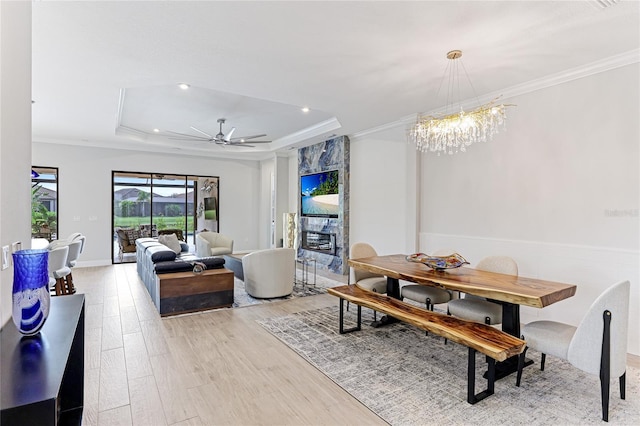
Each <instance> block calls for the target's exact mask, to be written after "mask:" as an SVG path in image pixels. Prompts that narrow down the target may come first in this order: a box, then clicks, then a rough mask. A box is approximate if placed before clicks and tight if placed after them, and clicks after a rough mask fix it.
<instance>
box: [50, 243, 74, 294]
mask: <svg viewBox="0 0 640 426" xmlns="http://www.w3.org/2000/svg"><path fill="white" fill-rule="evenodd" d="M68 254H69V246H60V247H57V248H54V249H53V250H49V263H48V265H49V289H52V290H53V291H55V295H56V296H60V295H62V294H66V282H65V278H66V277H67V275H69V274H70V273H71V268H69V267H68V266H67V255H68Z"/></svg>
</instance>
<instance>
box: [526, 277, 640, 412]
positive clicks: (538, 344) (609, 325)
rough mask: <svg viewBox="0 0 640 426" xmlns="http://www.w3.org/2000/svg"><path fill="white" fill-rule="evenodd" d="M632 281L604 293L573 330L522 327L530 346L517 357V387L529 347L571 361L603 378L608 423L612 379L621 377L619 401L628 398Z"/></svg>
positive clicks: (543, 324) (539, 324)
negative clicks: (628, 344) (628, 340)
mask: <svg viewBox="0 0 640 426" xmlns="http://www.w3.org/2000/svg"><path fill="white" fill-rule="evenodd" d="M629 289H630V284H629V281H621V282H619V283H617V284H614V285H613V286H611V287H609V288H608V289H607V290H605V291H604V292H603V293H602V294H601V295H600V296H598V298H597V299H596V300H595V301H594V302H593V304H592V305H591V307H590V308H589V310H588V311H587V313H586V314H585V316H584V318H583V319H582V321H581V322H580V324H579V325H578V327H574V326H572V325H569V324H564V323H560V322H556V321H534V322H530V323H529V324H527V325H525V326H524V327H523V328H522V338H523V339H524V340H526V341H527V346H526V347H525V349H524V351H523V352H522V353H521V354H520V356H519V358H518V375H517V378H516V386H520V379H521V378H522V368H523V367H524V357H525V354H526V352H527V349H528V348H532V349H535V350H537V351H539V352H541V353H542V356H541V360H540V370H541V371H544V364H545V360H546V355H553V356H555V357H558V358H561V359H564V360H567V361H569V363H570V364H571V365H573V366H574V367H576V368H579V369H580V370H582V371H584V372H586V373H589V374H599V375H600V393H601V397H602V420H604V421H605V422H606V421H609V380H610V378H611V377H614V378H615V377H618V378H619V382H620V398H621V399H625V385H626V383H625V382H626V368H627V334H628V330H629Z"/></svg>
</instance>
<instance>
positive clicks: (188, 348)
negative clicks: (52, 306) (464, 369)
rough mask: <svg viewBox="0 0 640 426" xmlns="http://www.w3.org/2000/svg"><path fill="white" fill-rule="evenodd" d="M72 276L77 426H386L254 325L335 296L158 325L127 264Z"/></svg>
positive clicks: (180, 318)
mask: <svg viewBox="0 0 640 426" xmlns="http://www.w3.org/2000/svg"><path fill="white" fill-rule="evenodd" d="M73 274H74V282H75V284H76V287H77V289H78V292H80V293H84V294H85V298H86V299H85V400H84V402H85V405H84V418H83V424H84V425H149V426H157V425H213V424H216V425H218V424H241V425H249V424H279V425H286V424H292V425H300V424H314V425H316V424H332V425H333V424H386V423H385V422H384V421H382V420H381V419H380V418H379V417H377V416H376V415H375V414H374V413H372V412H371V411H370V410H369V409H367V408H366V407H365V406H363V405H362V404H360V403H359V402H358V401H357V400H356V399H355V398H353V397H352V396H350V395H349V394H348V393H346V392H345V391H344V390H342V388H340V387H339V386H337V385H336V384H335V383H333V382H332V381H331V380H330V379H328V378H327V377H326V376H325V375H323V374H322V373H320V372H319V371H318V370H316V369H315V368H314V367H312V366H311V365H309V364H308V363H307V362H306V361H304V360H303V359H302V358H301V357H300V356H298V355H296V354H295V353H294V352H293V351H292V350H290V349H289V348H288V347H287V346H285V345H284V344H282V343H280V342H279V341H278V340H277V339H276V338H274V337H273V336H271V335H270V334H269V333H268V332H266V331H265V330H264V329H263V328H262V327H261V326H260V325H259V324H257V323H256V320H258V319H261V318H268V317H273V316H281V315H287V314H289V313H292V312H296V311H300V310H308V309H315V308H320V307H324V306H329V305H332V304H336V303H337V300H336V299H335V297H332V296H328V295H319V296H312V297H305V298H298V299H292V300H288V301H283V302H273V303H266V304H262V305H256V306H251V307H246V308H236V309H221V310H217V311H210V312H206V313H199V314H192V315H183V316H178V317H173V318H166V319H160V317H159V315H158V312H157V311H156V310H155V308H154V306H153V304H152V303H151V300H150V298H149V295H148V294H147V292H146V290H145V289H144V287H143V285H142V283H141V282H140V280H139V279H138V276H137V273H136V265H135V264H122V265H113V266H108V267H94V268H76V269H74V272H73Z"/></svg>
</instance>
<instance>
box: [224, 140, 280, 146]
mask: <svg viewBox="0 0 640 426" xmlns="http://www.w3.org/2000/svg"><path fill="white" fill-rule="evenodd" d="M271 142H272V141H247V142H240V141H238V142H231V143H229V145H233V146H242V145H246V144H248V143H271Z"/></svg>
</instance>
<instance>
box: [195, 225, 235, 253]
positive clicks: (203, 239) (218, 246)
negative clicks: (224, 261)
mask: <svg viewBox="0 0 640 426" xmlns="http://www.w3.org/2000/svg"><path fill="white" fill-rule="evenodd" d="M196 253H197V255H198V257H209V256H221V255H223V254H231V253H233V240H232V239H231V238H229V237H227V236H226V235H222V234H219V233H217V232H211V231H203V232H200V233H198V234H197V235H196Z"/></svg>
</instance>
